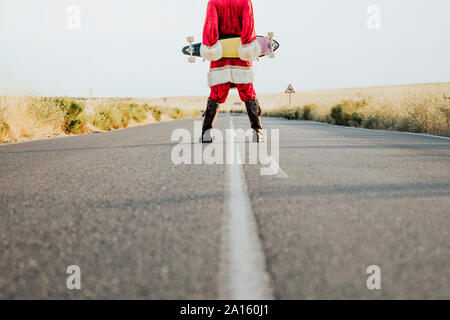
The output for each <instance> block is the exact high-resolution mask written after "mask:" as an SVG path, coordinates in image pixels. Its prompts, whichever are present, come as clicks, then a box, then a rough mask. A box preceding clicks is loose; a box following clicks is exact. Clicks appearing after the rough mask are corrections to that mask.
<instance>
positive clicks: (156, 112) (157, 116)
mask: <svg viewBox="0 0 450 320" xmlns="http://www.w3.org/2000/svg"><path fill="white" fill-rule="evenodd" d="M150 111H151V113H152V116H153V118H155V120H156V121H158V122H159V121H161V114H162V112H161V110H160V109H159V108H158V107H150Z"/></svg>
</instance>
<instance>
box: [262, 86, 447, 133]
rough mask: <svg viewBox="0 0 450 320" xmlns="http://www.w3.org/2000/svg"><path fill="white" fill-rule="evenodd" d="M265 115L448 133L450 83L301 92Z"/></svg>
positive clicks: (360, 125) (278, 97) (400, 129)
mask: <svg viewBox="0 0 450 320" xmlns="http://www.w3.org/2000/svg"><path fill="white" fill-rule="evenodd" d="M264 98H265V99H267V98H269V100H270V98H271V99H272V103H273V100H275V99H280V96H272V97H263V99H264ZM285 98H286V99H287V97H285ZM263 99H261V100H263ZM286 102H287V101H286ZM305 106H307V109H309V110H310V111H311V115H310V117H308V118H307V119H305V117H304V110H305ZM263 108H264V107H263ZM265 115H266V116H281V117H285V118H288V119H298V120H315V121H322V122H328V123H332V124H339V125H350V126H357V127H364V128H370V129H383V130H397V131H408V132H418V133H428V134H435V135H445V136H450V83H441V84H424V85H408V86H393V87H377V88H360V89H341V90H329V91H311V92H303V93H299V94H296V96H295V98H294V99H293V104H292V106H286V104H284V106H282V107H278V108H272V109H270V108H266V109H265Z"/></svg>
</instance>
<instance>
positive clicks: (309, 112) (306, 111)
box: [303, 104, 317, 121]
mask: <svg viewBox="0 0 450 320" xmlns="http://www.w3.org/2000/svg"><path fill="white" fill-rule="evenodd" d="M316 109H317V106H316V105H315V104H311V105H307V106H304V107H303V120H308V121H311V120H314V115H313V112H314V111H315V110H316Z"/></svg>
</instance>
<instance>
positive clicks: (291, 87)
mask: <svg viewBox="0 0 450 320" xmlns="http://www.w3.org/2000/svg"><path fill="white" fill-rule="evenodd" d="M284 93H287V94H289V106H290V105H291V103H292V94H294V93H295V90H294V87H293V86H292V84H289V86H288V87H287V89H286V91H285V92H284Z"/></svg>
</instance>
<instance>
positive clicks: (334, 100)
mask: <svg viewBox="0 0 450 320" xmlns="http://www.w3.org/2000/svg"><path fill="white" fill-rule="evenodd" d="M258 98H259V100H260V102H261V106H262V108H263V110H264V115H265V116H278V117H285V118H287V119H296V120H313V121H321V122H327V123H332V124H338V125H346V126H356V127H364V128H369V129H384V130H398V131H408V132H421V133H429V134H436V135H445V136H450V83H435V84H419V85H403V86H389V87H370V88H354V89H336V90H322V91H306V92H299V93H297V94H295V95H293V96H292V104H291V105H290V106H289V105H288V101H289V99H288V95H287V94H283V93H280V94H260V95H258ZM206 99H207V98H206V97H200V96H192V97H167V98H152V99H144V98H123V99H84V98H41V97H16V96H3V97H0V143H5V142H16V141H22V140H29V139H42V138H47V137H53V136H58V135H64V134H83V133H90V132H98V131H108V130H114V129H120V128H126V127H130V126H136V125H145V124H151V123H155V122H159V121H170V120H175V119H181V118H184V117H199V116H200V112H201V110H204V108H205V105H206ZM221 110H222V111H225V112H227V111H231V110H232V111H234V112H245V107H244V104H243V103H241V102H240V100H239V97H238V95H237V94H236V92H235V91H232V92H231V94H230V96H229V98H228V101H227V102H226V103H225V104H224V105H222V106H221Z"/></svg>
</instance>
